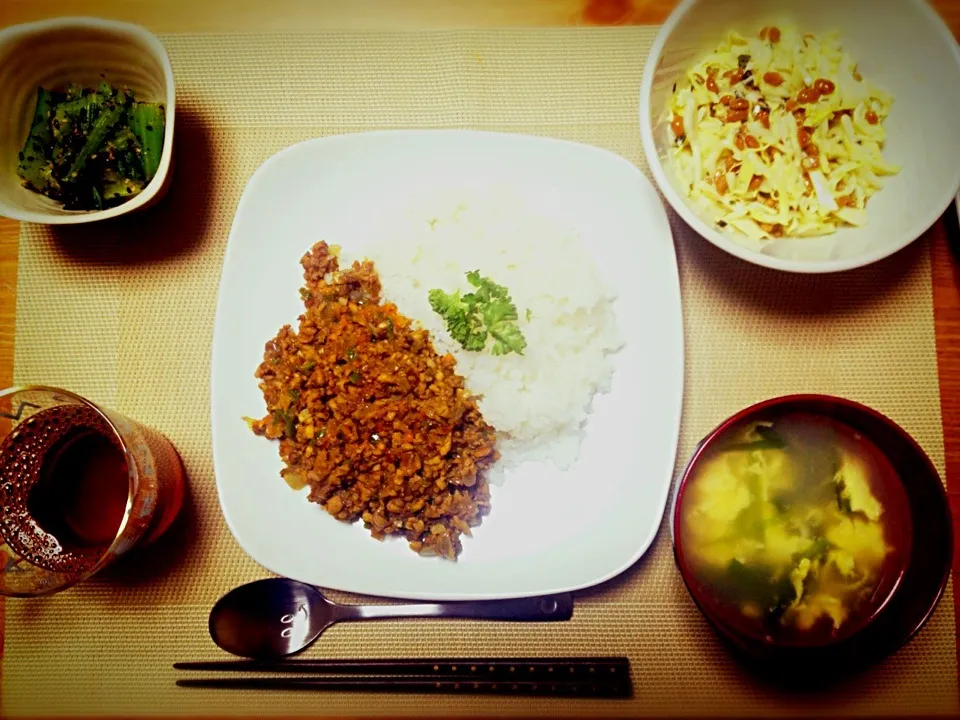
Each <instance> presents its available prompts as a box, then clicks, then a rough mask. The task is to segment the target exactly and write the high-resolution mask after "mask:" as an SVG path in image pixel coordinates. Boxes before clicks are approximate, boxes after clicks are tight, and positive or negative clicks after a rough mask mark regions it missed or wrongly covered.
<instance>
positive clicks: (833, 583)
mask: <svg viewBox="0 0 960 720" xmlns="http://www.w3.org/2000/svg"><path fill="white" fill-rule="evenodd" d="M907 503H908V500H907V497H906V493H905V491H904V489H903V486H902V485H901V483H900V480H899V478H898V477H897V474H896V471H895V470H894V468H893V466H892V465H891V464H890V462H889V460H887V458H886V457H885V456H884V454H883V453H882V452H881V451H880V449H879V448H878V447H877V446H876V445H875V444H873V443H872V442H871V441H870V440H868V439H867V438H866V437H864V436H862V435H861V434H859V433H858V432H856V431H855V430H854V429H853V428H851V427H849V426H847V425H845V424H842V423H840V422H837V421H834V420H831V419H828V418H824V417H821V416H818V415H812V414H806V413H790V414H786V415H781V416H779V417H777V418H775V419H773V420H769V421H764V422H755V421H754V422H747V423H743V424H740V425H738V426H734V427H731V428H730V429H728V430H726V431H724V432H723V435H722V436H718V437H717V438H716V440H715V441H714V443H713V444H712V445H711V446H710V448H708V450H707V451H706V452H705V453H704V455H703V456H701V457H700V458H699V461H698V463H697V466H696V467H695V468H694V473H693V474H692V475H691V476H690V477H689V478H688V480H687V487H686V489H685V494H684V497H683V503H682V506H681V508H680V512H681V514H680V517H679V520H680V522H679V528H678V530H677V531H678V533H679V538H678V539H679V541H680V547H681V548H682V555H683V559H684V560H685V562H686V564H687V566H688V567H689V569H690V571H691V572H692V574H693V575H694V576H695V579H694V582H697V583H699V584H700V588H701V591H702V592H703V593H704V594H705V595H707V596H708V597H709V598H711V599H712V602H713V604H714V605H715V607H716V609H717V610H718V611H720V613H722V615H723V617H725V618H726V619H727V622H728V624H730V625H731V626H732V627H734V628H736V629H738V630H739V631H741V632H746V633H747V634H749V635H751V636H753V637H758V638H761V639H765V640H767V641H772V642H777V643H785V644H791V645H811V644H820V643H822V642H825V641H829V640H834V639H839V638H840V637H842V636H846V635H848V634H849V633H850V632H852V631H853V630H855V629H857V627H858V626H860V625H862V622H863V621H864V620H865V619H867V618H868V617H869V616H870V615H871V613H872V612H873V611H874V610H875V609H876V608H877V607H878V606H879V605H880V604H881V603H883V602H884V601H885V600H886V599H887V598H888V597H889V596H890V594H891V593H892V592H893V590H894V589H895V588H896V586H897V583H898V582H899V579H900V577H901V576H902V574H903V571H904V566H905V559H906V558H907V557H908V556H909V551H910V538H911V535H912V532H911V527H910V514H909V512H908V511H907V507H908V505H907Z"/></svg>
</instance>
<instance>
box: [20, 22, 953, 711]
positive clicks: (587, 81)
mask: <svg viewBox="0 0 960 720" xmlns="http://www.w3.org/2000/svg"><path fill="white" fill-rule="evenodd" d="M654 33H655V30H654V29H651V28H616V29H580V30H514V31H476V32H474V31H463V32H440V33H416V34H370V33H364V34H350V33H325V34H317V35H282V36H281V35H275V36H188V35H178V36H170V37H166V38H164V41H165V43H166V45H167V47H168V48H169V51H170V55H171V58H172V60H173V65H174V72H175V76H176V79H177V83H178V104H179V107H178V113H179V114H178V118H177V130H176V163H177V167H176V181H175V184H174V188H173V190H172V192H171V195H170V196H169V197H168V198H167V199H166V201H165V202H164V203H162V204H161V205H160V206H158V207H157V208H156V209H154V210H152V211H150V212H148V213H145V214H142V215H139V216H136V217H132V218H129V219H125V220H121V221H119V222H116V223H114V224H112V225H106V224H104V225H95V226H93V227H87V228H79V229H78V228H73V229H65V230H52V229H50V228H42V227H34V226H25V227H24V229H23V233H22V236H21V243H20V276H19V290H18V307H17V319H18V325H17V337H16V380H17V382H19V383H26V382H31V381H36V382H40V381H42V382H45V383H51V384H56V385H61V386H65V387H67V388H70V389H72V390H74V391H76V392H79V393H82V394H84V395H86V396H88V397H90V398H91V399H94V400H96V401H99V402H101V403H104V404H106V405H108V406H111V407H113V408H115V409H117V410H119V411H121V412H124V413H128V414H130V415H131V416H133V417H135V418H137V419H139V420H141V421H142V422H144V423H147V424H149V425H152V426H153V427H155V428H157V429H158V430H160V431H162V432H164V433H165V434H166V435H167V436H168V437H169V438H171V440H173V442H174V443H175V444H176V446H177V447H178V448H179V450H180V452H181V453H182V455H183V458H184V461H185V463H186V466H187V469H188V472H189V475H190V487H191V498H190V503H189V505H188V507H187V510H186V511H185V513H184V516H183V517H182V521H181V523H180V524H179V525H178V526H177V527H176V528H175V529H174V530H173V531H172V532H171V533H170V535H169V536H168V537H166V538H165V540H164V541H163V542H161V543H160V544H159V545H158V546H156V547H155V548H152V549H147V550H144V551H143V552H142V553H141V554H139V555H137V556H134V557H131V558H128V559H127V560H126V561H124V562H122V563H121V564H120V565H118V566H117V567H115V568H113V569H111V570H110V571H108V572H106V573H104V575H103V576H102V577H100V578H98V579H96V580H94V581H91V582H88V583H86V584H85V585H82V586H80V587H77V588H75V589H73V590H71V591H69V592H65V593H62V594H60V595H57V596H54V597H50V598H46V599H42V600H38V601H30V602H23V601H8V602H7V607H6V646H5V649H4V657H3V675H2V711H3V714H4V715H6V716H9V715H21V714H23V715H28V714H34V715H47V716H51V715H59V714H71V715H78V714H92V713H98V714H107V713H109V714H125V715H136V714H153V715H157V714H162V715H179V714H188V715H204V714H210V715H224V714H240V713H242V714H250V715H262V714H271V715H292V714H329V715H335V714H351V715H360V714H389V715H394V716H396V715H402V714H429V715H446V716H449V715H455V714H472V715H477V714H484V713H493V714H520V713H524V714H551V715H556V714H564V715H583V714H589V715H596V714H632V715H636V714H641V713H646V714H657V715H662V714H674V713H680V712H684V713H693V714H701V715H702V714H708V713H710V714H712V713H718V714H737V715H744V714H754V715H762V716H770V715H776V714H782V713H802V714H820V713H829V714H832V715H836V714H841V713H848V712H849V713H855V714H872V715H878V714H884V713H899V714H902V715H912V714H919V713H934V712H948V711H952V710H954V709H956V707H957V666H956V645H955V633H954V618H953V612H952V590H948V593H947V596H946V597H945V598H944V600H943V602H942V603H941V604H940V608H939V610H938V612H937V613H936V615H935V617H934V618H933V620H932V621H931V622H930V624H929V625H928V626H927V627H926V628H925V629H924V630H923V632H922V633H921V634H920V635H919V636H918V637H917V638H916V639H915V640H914V641H913V642H912V643H911V644H910V645H908V646H907V647H906V648H905V649H903V650H902V651H901V652H899V653H898V654H897V655H895V656H894V657H892V658H891V659H889V660H888V661H887V662H885V663H884V664H883V665H882V666H880V667H877V668H875V669H873V670H871V671H870V672H869V673H868V674H867V675H866V676H864V677H863V678H861V679H859V680H858V681H857V682H855V683H850V684H849V685H848V686H845V687H844V688H843V689H842V690H837V691H835V692H831V693H826V694H811V695H791V696H785V695H783V694H781V693H779V692H778V691H776V690H775V689H773V688H771V687H767V686H765V685H763V684H761V683H760V682H758V681H757V680H756V679H755V678H753V677H752V676H750V675H749V674H747V673H746V672H745V671H743V670H742V669H740V668H738V666H737V665H736V664H735V663H733V662H732V661H731V659H730V657H729V656H728V654H727V653H726V652H725V651H724V649H723V648H722V647H721V646H720V644H719V643H718V641H717V640H716V638H715V636H714V634H713V632H712V631H711V630H710V628H709V627H708V626H707V625H706V624H705V622H704V621H703V620H702V618H701V617H700V615H699V614H698V612H697V611H696V609H695V608H694V606H693V605H692V603H691V602H690V600H689V599H688V597H687V595H686V593H685V591H684V588H683V585H682V583H681V580H680V578H679V575H678V574H677V571H676V569H675V566H674V563H673V560H672V556H671V552H670V546H669V539H668V537H667V532H666V528H665V527H664V528H663V529H662V530H661V533H660V536H659V538H658V540H657V542H656V543H655V544H654V546H653V547H652V548H651V550H650V552H649V553H648V554H647V555H646V557H645V558H644V559H643V560H642V561H641V562H640V563H638V564H637V566H635V567H634V568H632V569H631V570H629V571H628V572H626V573H625V574H624V575H622V576H621V577H619V578H616V579H614V580H613V581H611V582H609V583H607V584H606V585H605V586H603V587H599V588H594V589H591V590H589V591H586V592H583V593H580V594H578V597H577V607H576V612H575V616H574V619H573V620H572V621H571V622H569V623H562V624H550V625H521V626H518V625H515V624H511V625H509V626H506V625H500V624H481V623H473V624H471V623H467V622H430V621H420V622H415V621H404V622H382V623H379V624H375V625H369V624H367V625H363V624H357V625H349V624H347V625H342V626H338V627H335V628H333V629H332V630H330V631H329V633H328V634H326V635H325V636H324V638H323V639H322V641H321V642H319V643H317V644H316V645H315V646H314V647H313V648H311V649H310V650H309V651H308V653H307V656H310V657H350V656H353V657H359V656H409V655H419V656H437V655H450V656H456V655H460V656H463V655H475V656H476V655H484V654H490V655H498V654H500V655H504V654H507V655H526V654H529V655H544V654H552V655H561V654H624V655H628V656H629V657H630V659H631V661H632V665H633V673H634V682H635V686H636V698H635V700H633V701H629V702H605V703H597V702H587V701H584V702H574V703H571V702H564V701H559V700H557V701H544V700H536V701H533V700H531V701H524V700H516V699H511V700H495V699H475V698H459V697H458V698H438V699H431V700H430V701H429V702H427V701H424V699H423V698H418V697H404V696H389V695H388V696H364V695H356V694H331V695H317V694H308V693H303V694H293V693H273V694H269V693H265V692H245V693H241V692H233V693H230V692H218V691H197V690H183V689H178V688H176V687H174V679H175V678H176V677H177V674H176V673H175V672H174V671H173V670H172V668H171V665H172V663H173V662H175V661H177V660H195V659H205V658H211V657H216V656H217V651H216V648H215V647H214V645H213V644H212V642H211V641H210V639H209V637H208V636H207V631H206V618H207V612H208V611H209V609H210V607H211V605H212V604H213V603H214V601H215V600H216V599H217V598H218V597H219V596H220V595H221V594H222V593H224V592H225V591H227V590H228V589H230V588H231V587H233V586H235V585H238V584H240V583H243V582H247V581H250V580H253V579H256V578H259V577H263V576H265V575H266V574H267V573H266V572H265V571H264V570H263V569H262V568H260V567H259V566H258V565H257V564H256V563H254V562H253V561H252V560H251V559H250V558H249V557H247V556H246V555H245V554H244V553H243V552H242V551H241V549H240V548H239V546H238V545H237V543H236V542H235V541H234V539H233V537H232V536H231V534H230V532H229V531H228V529H227V527H226V525H225V524H224V521H223V519H222V517H221V514H220V510H219V506H218V503H217V494H216V489H215V487H214V477H213V468H212V459H211V451H210V431H209V425H208V417H209V409H208V404H209V394H208V385H209V383H208V368H209V356H210V340H211V333H212V328H213V315H214V305H215V297H216V293H217V286H218V281H219V273H220V265H221V260H222V256H223V251H224V247H225V244H226V240H227V234H228V231H229V229H230V224H231V221H232V218H233V213H234V210H235V208H236V205H237V202H238V200H239V197H240V193H241V191H242V189H243V186H244V184H245V183H246V181H247V179H248V178H249V177H250V175H251V174H252V173H253V171H254V170H255V169H256V168H257V166H258V165H259V164H260V163H261V162H262V161H263V160H265V159H266V158H267V157H269V156H270V155H272V154H273V153H274V152H276V151H278V150H280V149H281V148H283V147H285V146H287V145H289V144H291V143H294V142H297V141H299V140H303V139H306V138H311V137H317V136H321V135H329V134H333V133H342V132H354V131H360V130H367V129H382V128H414V127H427V128H431V127H434V128H448V127H452V128H475V129H490V130H503V131H514V132H525V133H532V134H538V135H550V136H555V137H560V138H564V139H568V140H575V141H580V142H585V143H591V144H594V145H598V146H601V147H604V148H607V149H609V150H612V151H614V152H617V153H619V154H621V155H623V156H624V157H626V158H628V159H629V160H631V161H632V162H634V163H637V164H638V165H640V166H641V167H645V165H644V161H643V156H642V152H641V146H640V139H639V134H638V131H637V117H636V105H637V103H636V100H637V89H638V87H639V84H640V75H641V70H642V67H643V62H644V58H645V56H646V54H647V51H648V49H649V46H650V43H651V41H652V38H653V36H654ZM674 233H675V239H676V245H677V251H678V255H679V260H680V270H681V280H682V292H683V303H684V322H685V335H686V347H687V360H686V393H685V399H684V404H685V408H684V420H683V426H682V437H681V441H680V449H679V458H680V460H679V462H681V463H682V462H683V461H684V460H685V458H686V457H687V456H688V455H689V453H690V451H691V449H692V448H693V446H694V444H695V443H696V441H697V440H698V439H699V438H700V437H702V435H703V434H704V433H705V432H706V431H708V430H709V429H710V428H712V427H713V426H714V425H715V424H716V423H718V422H719V421H720V420H722V419H723V418H724V417H726V416H727V415H729V414H730V413H731V412H733V411H735V410H737V409H739V408H741V407H743V406H745V405H747V404H749V403H752V402H755V401H757V400H760V399H763V398H766V397H770V396H773V395H778V394H783V393H788V392H801V391H810V392H826V393H833V394H837V395H842V396H846V397H848V398H851V399H854V400H858V401H860V402H864V403H867V404H869V405H871V406H873V407H875V408H876V409H878V410H879V411H881V412H883V413H886V414H888V415H890V416H891V417H892V418H893V419H894V420H896V421H897V422H899V423H901V424H902V425H903V426H904V427H905V428H906V429H907V430H908V431H909V432H911V433H912V434H913V435H914V437H916V438H917V440H918V441H919V442H920V444H921V445H922V446H923V447H924V448H925V449H926V450H927V452H928V453H929V454H930V455H931V457H932V458H933V460H934V462H935V463H936V465H937V466H938V468H939V469H940V470H941V472H942V471H943V463H944V453H943V441H942V428H941V421H940V404H939V393H938V383H937V364H936V354H935V342H934V328H933V313H932V304H931V279H930V267H929V260H928V253H927V246H926V242H919V243H915V244H914V245H913V246H912V247H911V248H908V249H907V250H906V251H904V252H902V253H900V254H898V255H897V256H896V257H894V258H892V259H890V260H888V261H886V262H881V263H878V264H876V265H873V266H872V267H869V268H867V269H864V270H860V271H856V272H852V273H847V274H844V275H842V276H837V277H823V276H820V277H804V276H795V275H787V274H780V273H774V272H767V271H764V270H762V269H760V268H757V267H754V266H751V265H748V264H746V263H743V262H741V261H738V260H735V259H733V258H731V257H729V256H727V255H725V254H724V253H721V252H720V251H718V250H715V249H714V248H713V247H712V246H709V245H708V244H707V243H706V242H704V241H703V240H701V239H699V238H697V237H695V236H694V235H693V234H692V233H691V232H690V231H689V230H687V229H686V228H685V227H683V226H682V225H681V224H680V223H679V222H678V221H676V218H674ZM269 241H270V239H269V238H267V237H265V238H264V242H269ZM265 339H266V338H265ZM250 370H251V382H254V379H253V377H252V373H253V370H254V368H251V369H250ZM334 595H335V596H336V597H338V598H339V599H348V600H350V599H353V598H349V597H346V596H343V595H338V594H334Z"/></svg>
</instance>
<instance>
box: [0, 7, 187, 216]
mask: <svg viewBox="0 0 960 720" xmlns="http://www.w3.org/2000/svg"><path fill="white" fill-rule="evenodd" d="M103 80H106V81H107V82H109V83H111V84H113V85H117V86H126V87H129V88H130V89H131V90H133V92H134V94H135V96H136V98H137V99H138V100H143V101H146V102H162V103H163V104H164V109H165V113H166V118H165V120H166V126H165V129H164V139H163V152H162V153H161V156H160V165H159V167H158V169H157V173H156V175H155V176H154V177H153V179H152V180H151V181H150V183H149V184H148V185H147V187H145V188H144V189H143V191H142V192H141V193H139V194H138V195H136V196H135V197H133V198H132V199H130V200H127V201H126V202H124V203H122V204H120V205H117V206H116V207H112V208H108V209H106V210H64V209H63V207H62V206H61V205H60V203H58V202H56V201H55V200H52V199H50V198H48V197H46V196H44V195H41V194H40V193H37V192H34V191H32V190H28V189H26V188H25V187H23V186H22V185H21V184H20V178H19V177H18V175H17V160H18V158H17V155H18V153H19V152H20V150H21V149H22V148H23V143H24V140H25V139H26V137H27V134H28V133H29V131H30V123H31V121H32V119H33V113H34V109H35V107H36V102H37V87H38V86H43V87H46V88H51V89H63V88H65V87H66V84H67V83H68V82H75V83H79V84H81V85H84V86H88V87H96V86H97V85H99V84H100V83H101V82H102V81H103ZM174 109H175V97H174V86H173V70H172V69H171V67H170V58H169V57H168V56H167V52H166V50H165V49H164V47H163V44H162V43H161V42H160V40H159V39H158V38H157V36H156V35H154V34H153V33H151V32H149V31H148V30H146V29H144V28H142V27H140V26H138V25H131V24H129V23H122V22H115V21H113V20H101V19H99V18H85V17H75V18H56V19H53V20H43V21H41V22H35V23H26V24H23V25H14V26H12V27H8V28H4V29H3V30H0V215H3V216H5V217H8V218H13V219H14V220H20V221H25V222H34V223H42V224H46V225H67V224H76V223H88V222H93V221H96V220H104V219H106V218H111V217H116V216H117V215H123V214H126V213H129V212H132V211H134V210H137V209H142V208H145V207H148V206H149V205H152V204H153V203H155V202H156V201H157V200H159V199H160V198H161V197H162V196H163V194H164V193H165V192H166V190H167V188H168V186H169V182H170V178H171V173H170V163H171V159H172V157H173V118H174Z"/></svg>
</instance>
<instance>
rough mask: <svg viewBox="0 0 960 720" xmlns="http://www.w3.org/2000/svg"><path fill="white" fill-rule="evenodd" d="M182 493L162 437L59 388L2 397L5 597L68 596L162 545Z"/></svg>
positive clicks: (1, 578) (1, 589)
mask: <svg viewBox="0 0 960 720" xmlns="http://www.w3.org/2000/svg"><path fill="white" fill-rule="evenodd" d="M184 486H185V472H184V468H183V463H182V462H181V460H180V456H179V455H178V454H177V451H176V449H175V448H174V447H173V445H172V444H171V443H170V441H169V440H167V438H165V437H164V436H163V435H161V434H160V433H158V432H156V431H154V430H151V429H150V428H147V427H144V426H143V425H141V424H140V423H138V422H135V421H134V420H131V419H129V418H127V417H124V416H123V415H121V414H119V413H117V412H114V411H113V410H109V409H106V408H103V407H100V406H99V405H96V404H94V403H92V402H90V401H89V400H86V399H84V398H82V397H80V396H79V395H76V394H74V393H71V392H69V391H67V390H63V389H60V388H54V387H47V386H39V385H36V386H29V387H17V388H10V389H7V390H3V391H0V542H2V544H0V595H7V596H14V597H30V596H34V595H46V594H50V593H54V592H57V591H60V590H64V589H66V588H68V587H70V586H72V585H74V584H76V583H78V582H80V581H81V580H84V579H86V578H88V577H90V576H91V575H93V574H95V573H97V572H98V571H99V570H101V569H102V568H104V567H106V566H107V565H109V564H110V563H111V562H112V561H113V560H115V559H116V558H117V557H119V556H121V555H123V554H124V553H126V552H128V551H129V550H130V549H131V548H133V547H135V546H137V545H143V544H146V543H150V542H152V541H154V540H156V539H157V538H158V537H160V535H162V534H163V532H164V531H165V530H166V529H167V528H169V527H170V525H171V524H172V523H173V521H174V519H175V518H176V516H177V514H178V512H179V511H180V507H181V505H182V503H183V496H184Z"/></svg>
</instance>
